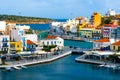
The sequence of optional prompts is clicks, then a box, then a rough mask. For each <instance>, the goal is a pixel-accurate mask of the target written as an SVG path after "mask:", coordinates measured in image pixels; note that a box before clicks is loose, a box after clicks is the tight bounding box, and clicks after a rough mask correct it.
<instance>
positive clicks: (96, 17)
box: [91, 12, 101, 27]
mask: <svg viewBox="0 0 120 80" xmlns="http://www.w3.org/2000/svg"><path fill="white" fill-rule="evenodd" d="M91 21H92V23H93V25H94V26H95V27H97V26H99V25H100V24H101V14H100V13H98V12H94V13H93V15H92V16H91Z"/></svg>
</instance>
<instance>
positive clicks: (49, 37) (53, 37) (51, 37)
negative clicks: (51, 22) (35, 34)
mask: <svg viewBox="0 0 120 80" xmlns="http://www.w3.org/2000/svg"><path fill="white" fill-rule="evenodd" d="M57 37H58V36H47V37H46V39H55V38H57Z"/></svg>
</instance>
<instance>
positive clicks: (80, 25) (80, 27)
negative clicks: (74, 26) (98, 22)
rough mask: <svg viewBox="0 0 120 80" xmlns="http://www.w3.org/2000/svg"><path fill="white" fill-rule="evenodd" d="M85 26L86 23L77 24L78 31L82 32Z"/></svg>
mask: <svg viewBox="0 0 120 80" xmlns="http://www.w3.org/2000/svg"><path fill="white" fill-rule="evenodd" d="M85 25H86V22H82V23H81V24H79V26H78V31H80V30H82V28H84V26H85Z"/></svg>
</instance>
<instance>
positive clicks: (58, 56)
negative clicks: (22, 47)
mask: <svg viewBox="0 0 120 80" xmlns="http://www.w3.org/2000/svg"><path fill="white" fill-rule="evenodd" d="M70 54H71V51H67V52H65V53H61V54H59V55H56V56H54V57H50V58H46V59H42V60H37V61H32V62H26V63H19V64H15V65H13V64H11V65H1V66H0V68H3V69H5V68H6V67H15V66H29V65H34V64H40V63H48V62H51V61H54V60H57V59H59V58H62V57H64V56H67V55H70Z"/></svg>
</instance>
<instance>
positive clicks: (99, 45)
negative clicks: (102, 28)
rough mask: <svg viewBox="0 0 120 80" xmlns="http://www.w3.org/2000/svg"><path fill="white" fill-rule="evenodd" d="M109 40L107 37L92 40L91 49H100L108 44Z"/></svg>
mask: <svg viewBox="0 0 120 80" xmlns="http://www.w3.org/2000/svg"><path fill="white" fill-rule="evenodd" d="M110 44H111V41H110V40H109V39H107V38H104V39H100V40H96V41H94V42H93V49H102V48H106V47H108V46H110Z"/></svg>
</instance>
